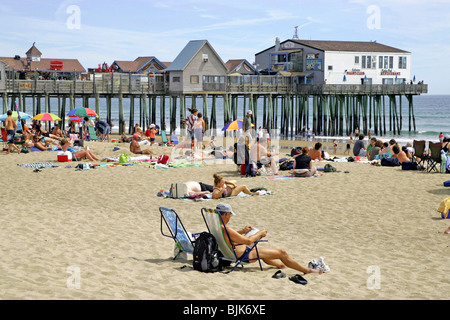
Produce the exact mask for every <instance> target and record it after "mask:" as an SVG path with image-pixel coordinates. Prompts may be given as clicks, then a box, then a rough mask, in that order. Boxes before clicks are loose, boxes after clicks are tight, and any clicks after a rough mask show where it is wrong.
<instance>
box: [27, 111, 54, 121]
mask: <svg viewBox="0 0 450 320" xmlns="http://www.w3.org/2000/svg"><path fill="white" fill-rule="evenodd" d="M33 120H38V121H61V118H60V117H58V116H57V115H56V114H53V113H47V112H45V113H40V114H37V115H35V116H34V117H33Z"/></svg>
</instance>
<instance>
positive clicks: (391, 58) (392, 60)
mask: <svg viewBox="0 0 450 320" xmlns="http://www.w3.org/2000/svg"><path fill="white" fill-rule="evenodd" d="M392 68H394V57H393V56H390V57H389V69H392Z"/></svg>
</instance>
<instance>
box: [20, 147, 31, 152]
mask: <svg viewBox="0 0 450 320" xmlns="http://www.w3.org/2000/svg"><path fill="white" fill-rule="evenodd" d="M20 152H21V153H29V152H30V150H28V148H25V147H23V148H22V150H20Z"/></svg>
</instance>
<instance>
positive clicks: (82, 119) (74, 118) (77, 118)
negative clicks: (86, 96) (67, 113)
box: [69, 116, 84, 123]
mask: <svg viewBox="0 0 450 320" xmlns="http://www.w3.org/2000/svg"><path fill="white" fill-rule="evenodd" d="M69 121H70V122H78V123H80V122H84V118H80V117H78V116H76V117H70V118H69Z"/></svg>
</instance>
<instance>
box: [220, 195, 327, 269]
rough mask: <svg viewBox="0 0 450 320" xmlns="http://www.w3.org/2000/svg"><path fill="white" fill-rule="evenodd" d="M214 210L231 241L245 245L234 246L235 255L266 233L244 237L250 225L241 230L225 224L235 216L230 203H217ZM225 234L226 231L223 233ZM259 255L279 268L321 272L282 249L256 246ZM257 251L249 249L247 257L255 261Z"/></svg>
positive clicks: (242, 252) (226, 238)
mask: <svg viewBox="0 0 450 320" xmlns="http://www.w3.org/2000/svg"><path fill="white" fill-rule="evenodd" d="M216 211H218V212H219V213H220V215H221V216H222V220H223V224H222V229H223V231H225V228H226V230H227V231H228V234H229V235H230V238H231V241H232V242H233V243H239V244H243V245H245V246H236V247H235V252H236V256H237V257H241V256H242V255H243V254H245V253H246V250H247V249H246V247H247V246H249V245H251V244H253V243H254V242H255V241H257V240H259V239H260V238H264V237H265V236H266V235H267V230H260V231H258V232H256V233H255V234H254V235H251V236H249V237H245V236H244V235H245V234H246V233H248V232H249V231H250V230H252V229H253V228H252V227H251V226H246V227H244V228H243V229H241V230H234V229H232V228H230V227H228V226H227V224H228V223H229V222H230V219H231V217H232V216H235V215H236V214H235V213H234V212H233V210H232V208H231V205H229V204H228V203H223V202H222V203H219V204H217V206H216ZM224 234H226V233H224ZM225 241H227V243H228V245H229V246H230V247H231V243H230V241H229V239H228V237H225ZM258 253H259V257H260V258H261V259H262V260H263V261H264V262H265V263H267V264H268V265H271V266H275V267H277V268H279V269H284V268H286V267H288V268H292V269H294V270H297V271H300V272H303V273H305V274H307V273H318V274H322V273H323V269H311V268H306V267H304V266H302V265H301V264H300V263H298V262H297V261H295V260H294V259H292V258H291V257H290V256H289V255H288V253H287V252H286V251H284V250H282V249H272V248H266V247H261V248H258ZM258 253H257V252H256V250H255V249H253V250H252V251H250V254H249V259H254V260H251V261H252V262H255V261H257V259H258Z"/></svg>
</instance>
